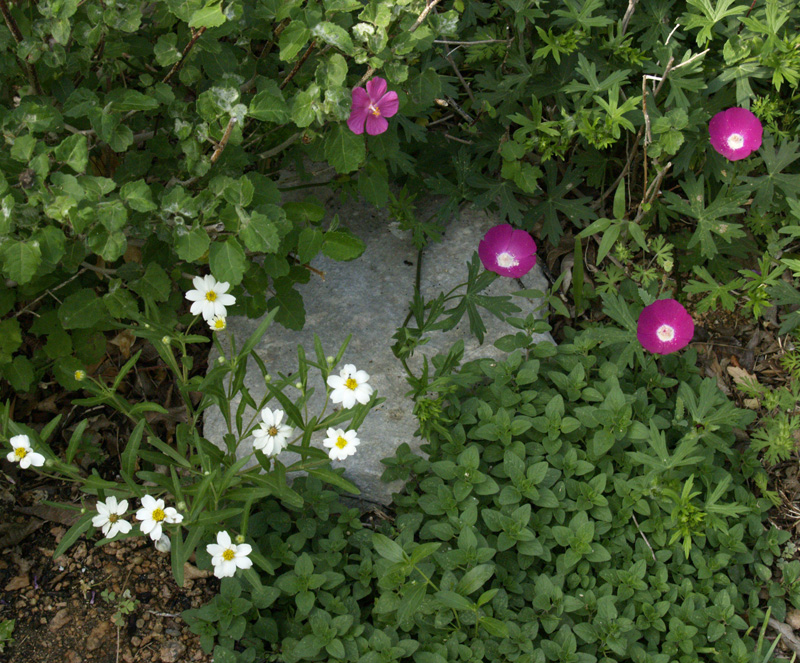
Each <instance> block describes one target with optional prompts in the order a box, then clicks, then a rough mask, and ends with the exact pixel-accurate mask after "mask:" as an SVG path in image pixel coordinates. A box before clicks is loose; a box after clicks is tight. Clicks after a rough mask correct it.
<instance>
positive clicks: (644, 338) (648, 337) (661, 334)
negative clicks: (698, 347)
mask: <svg viewBox="0 0 800 663" xmlns="http://www.w3.org/2000/svg"><path fill="white" fill-rule="evenodd" d="M692 336H694V321H693V320H692V316H690V315H689V314H688V313H687V312H686V309H685V308H683V306H682V305H681V304H679V303H678V302H676V301H675V300H674V299H657V300H656V301H654V302H653V303H652V304H650V306H645V307H644V309H643V310H642V312H641V313H640V314H639V325H638V327H637V329H636V338H638V339H639V343H641V344H642V347H643V348H644V349H645V350H647V351H648V352H654V353H655V354H658V355H668V354H669V353H670V352H675V351H676V350H680V349H681V348H685V347H686V346H687V345H689V342H690V341H691V340H692Z"/></svg>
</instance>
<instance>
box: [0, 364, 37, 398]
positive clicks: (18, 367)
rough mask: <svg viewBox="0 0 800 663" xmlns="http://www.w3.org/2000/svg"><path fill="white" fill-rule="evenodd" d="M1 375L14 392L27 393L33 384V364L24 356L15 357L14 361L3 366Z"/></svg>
mask: <svg viewBox="0 0 800 663" xmlns="http://www.w3.org/2000/svg"><path fill="white" fill-rule="evenodd" d="M2 373H3V375H4V376H5V378H6V380H8V381H9V383H10V384H11V386H12V387H13V388H14V390H15V391H19V392H25V391H28V389H30V387H31V385H32V384H33V382H34V374H33V364H32V363H31V360H30V359H28V358H27V357H25V356H24V355H17V356H16V357H14V361H12V362H11V363H10V364H5V365H4V366H3V368H2Z"/></svg>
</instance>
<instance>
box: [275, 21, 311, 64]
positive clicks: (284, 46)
mask: <svg viewBox="0 0 800 663" xmlns="http://www.w3.org/2000/svg"><path fill="white" fill-rule="evenodd" d="M310 36H311V30H309V29H308V27H306V25H305V23H303V22H302V21H301V20H297V19H295V20H293V21H292V22H291V23H289V25H288V26H287V27H286V29H285V30H284V31H283V32H281V36H280V38H279V39H278V45H279V46H280V48H281V55H280V58H281V60H283V61H284V62H289V61H290V60H294V58H295V56H296V55H297V54H298V53H299V52H300V49H302V48H303V47H304V46H305V45H306V42H307V41H308V38H309V37H310Z"/></svg>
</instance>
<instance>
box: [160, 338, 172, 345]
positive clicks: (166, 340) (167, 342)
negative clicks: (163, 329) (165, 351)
mask: <svg viewBox="0 0 800 663" xmlns="http://www.w3.org/2000/svg"><path fill="white" fill-rule="evenodd" d="M169 341H170V338H169V336H162V337H161V342H162V343H163V344H164V345H169Z"/></svg>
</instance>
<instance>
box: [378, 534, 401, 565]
mask: <svg viewBox="0 0 800 663" xmlns="http://www.w3.org/2000/svg"><path fill="white" fill-rule="evenodd" d="M372 546H373V548H375V552H377V553H378V554H379V555H380V556H381V557H383V558H384V559H388V560H389V561H390V562H394V563H395V564H397V563H399V562H402V561H404V560H405V553H404V552H403V549H402V548H401V547H400V544H398V543H397V542H395V541H392V540H391V539H390V538H389V537H388V536H385V535H383V534H378V533H375V534H373V535H372Z"/></svg>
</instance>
